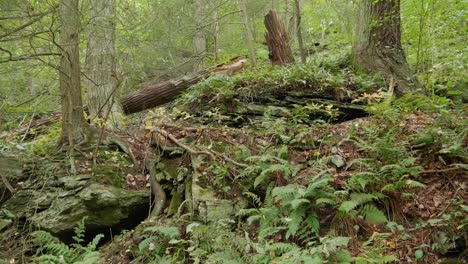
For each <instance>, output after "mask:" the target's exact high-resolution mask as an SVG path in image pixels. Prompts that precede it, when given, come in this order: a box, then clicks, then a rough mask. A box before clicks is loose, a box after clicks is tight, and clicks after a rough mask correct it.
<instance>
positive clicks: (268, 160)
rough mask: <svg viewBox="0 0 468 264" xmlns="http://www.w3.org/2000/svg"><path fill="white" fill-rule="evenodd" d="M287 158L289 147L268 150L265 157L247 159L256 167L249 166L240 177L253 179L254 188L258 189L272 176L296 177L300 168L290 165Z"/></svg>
mask: <svg viewBox="0 0 468 264" xmlns="http://www.w3.org/2000/svg"><path fill="white" fill-rule="evenodd" d="M287 157H288V147H287V146H285V145H283V146H281V147H279V148H274V149H273V148H272V149H268V150H267V151H265V154H263V155H259V156H251V157H249V158H247V159H246V161H248V162H250V163H251V164H254V165H250V166H248V167H247V168H246V169H245V170H244V171H243V172H242V173H241V174H240V176H241V177H247V178H248V179H251V178H252V177H253V178H254V181H253V187H254V188H256V187H258V186H259V185H260V184H262V183H264V182H265V181H267V180H268V179H270V178H271V177H272V176H274V177H277V178H285V179H288V178H290V177H294V176H295V175H296V174H297V173H298V171H299V169H300V168H299V167H298V166H295V165H292V164H289V161H288V160H287Z"/></svg>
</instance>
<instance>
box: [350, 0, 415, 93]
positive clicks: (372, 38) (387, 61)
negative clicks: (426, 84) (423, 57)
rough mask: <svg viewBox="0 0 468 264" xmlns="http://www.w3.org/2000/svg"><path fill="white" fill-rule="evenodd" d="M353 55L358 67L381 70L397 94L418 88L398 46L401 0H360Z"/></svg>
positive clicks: (399, 44) (375, 70)
mask: <svg viewBox="0 0 468 264" xmlns="http://www.w3.org/2000/svg"><path fill="white" fill-rule="evenodd" d="M358 5H359V14H358V21H357V27H356V35H357V36H356V40H355V42H354V45H353V55H354V59H355V62H356V64H357V65H358V67H362V68H363V69H365V70H367V71H370V72H380V73H383V75H384V76H385V78H386V79H387V81H388V82H389V83H390V88H391V89H394V92H395V94H396V95H397V96H401V95H403V94H405V93H408V92H414V91H415V90H416V89H418V88H420V87H421V84H420V83H419V82H418V80H417V79H416V77H415V76H414V75H413V72H412V71H411V69H410V67H409V65H408V62H407V61H406V55H405V52H404V50H403V47H402V45H401V29H400V24H401V22H400V0H360V1H359V3H358Z"/></svg>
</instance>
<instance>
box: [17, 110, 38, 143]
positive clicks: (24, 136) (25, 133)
mask: <svg viewBox="0 0 468 264" xmlns="http://www.w3.org/2000/svg"><path fill="white" fill-rule="evenodd" d="M35 115H36V114H32V116H31V120H30V121H29V124H28V127H27V128H26V131H25V132H24V135H23V138H22V139H21V141H20V142H21V143H23V141H24V139H25V138H26V136H27V135H28V132H29V129H31V124H32V122H33V121H34V116H35Z"/></svg>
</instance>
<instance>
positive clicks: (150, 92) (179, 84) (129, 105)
mask: <svg viewBox="0 0 468 264" xmlns="http://www.w3.org/2000/svg"><path fill="white" fill-rule="evenodd" d="M246 63H247V62H246V60H239V61H237V62H235V63H233V64H229V65H226V66H222V65H220V66H216V67H213V68H209V69H206V70H202V71H199V72H197V73H194V74H190V75H186V76H184V77H181V78H177V79H172V80H168V81H163V82H159V83H156V84H154V83H148V84H147V85H146V87H145V88H143V89H141V90H138V91H136V92H133V93H130V94H128V95H125V96H123V97H122V98H121V99H120V102H121V104H122V108H123V111H124V113H125V114H127V115H128V114H132V113H137V112H140V111H143V110H145V109H149V108H153V107H156V106H159V105H162V104H165V103H168V102H171V101H172V100H174V99H175V98H176V97H177V96H178V95H179V94H180V93H181V92H182V91H184V90H186V89H187V88H189V87H190V86H192V85H194V84H196V83H198V82H200V81H201V80H203V79H204V78H206V77H208V76H210V75H211V74H213V73H217V74H224V75H232V74H234V73H237V72H241V71H243V70H244V69H245V66H246Z"/></svg>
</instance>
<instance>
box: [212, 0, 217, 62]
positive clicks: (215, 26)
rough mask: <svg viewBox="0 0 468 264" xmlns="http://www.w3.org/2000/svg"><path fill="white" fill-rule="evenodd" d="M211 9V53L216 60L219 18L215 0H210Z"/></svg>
mask: <svg viewBox="0 0 468 264" xmlns="http://www.w3.org/2000/svg"><path fill="white" fill-rule="evenodd" d="M210 5H211V9H212V11H211V12H213V23H214V25H213V51H214V52H213V54H214V58H215V61H216V62H218V42H219V21H218V20H219V18H218V6H217V5H216V0H210Z"/></svg>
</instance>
